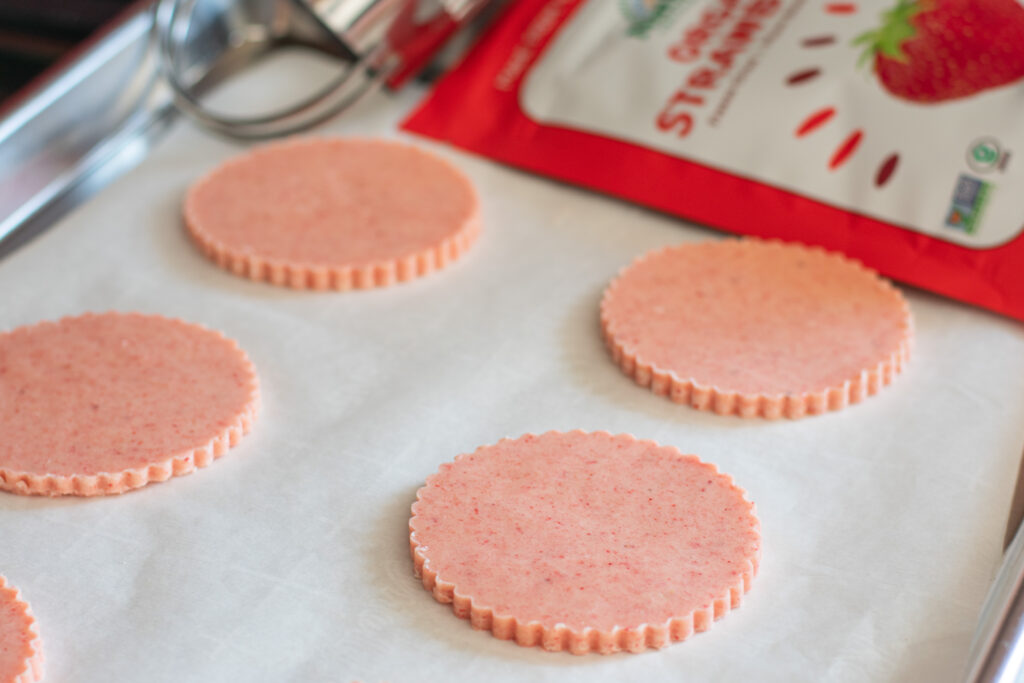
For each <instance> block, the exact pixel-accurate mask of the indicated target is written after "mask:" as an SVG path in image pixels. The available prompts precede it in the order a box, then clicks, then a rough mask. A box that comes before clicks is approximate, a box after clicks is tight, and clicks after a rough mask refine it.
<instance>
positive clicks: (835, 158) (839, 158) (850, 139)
mask: <svg viewBox="0 0 1024 683" xmlns="http://www.w3.org/2000/svg"><path fill="white" fill-rule="evenodd" d="M863 138H864V131H861V130H855V131H853V132H852V133H850V135H849V136H847V138H846V139H845V140H843V144H841V145H839V147H837V148H836V151H835V152H833V153H832V158H831V159H829V160H828V169H829V170H830V171H834V170H836V169H837V168H839V167H840V166H842V165H843V164H845V163H846V160H847V159H849V158H850V157H851V156H853V153H854V152H856V151H857V148H858V147H859V146H860V141H861V140H862V139H863Z"/></svg>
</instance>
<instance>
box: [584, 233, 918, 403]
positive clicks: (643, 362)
mask: <svg viewBox="0 0 1024 683" xmlns="http://www.w3.org/2000/svg"><path fill="white" fill-rule="evenodd" d="M601 325H602V329H603V331H604V336H605V341H606V342H607V344H608V347H609V349H610V350H611V353H612V357H613V358H614V360H615V362H616V363H618V364H619V366H620V367H621V368H622V369H623V371H624V372H625V373H626V374H627V375H630V376H631V377H633V378H634V379H635V380H636V382H637V383H638V384H640V385H641V386H646V387H650V388H651V389H652V390H653V391H654V392H655V393H656V394H659V395H662V396H668V397H670V398H671V399H672V400H673V401H676V402H678V403H687V404H689V405H691V406H693V407H694V408H698V409H701V410H713V411H714V412H716V413H719V414H723V415H725V414H735V415H740V416H742V417H755V416H762V417H766V418H778V417H781V416H786V417H789V418H798V417H802V416H804V415H807V414H817V413H822V412H825V411H827V410H837V409H839V408H842V407H844V406H846V405H848V404H850V403H857V402H859V401H860V400H862V399H863V398H864V397H865V396H868V395H872V394H875V393H877V392H878V391H879V390H880V389H881V387H883V386H885V385H887V384H889V383H890V382H891V381H892V379H893V377H894V376H895V375H896V374H898V373H899V372H900V371H901V370H902V368H903V366H904V364H905V363H906V362H907V360H908V358H909V354H910V346H911V341H912V335H913V326H912V321H911V317H910V310H909V308H908V306H907V303H906V301H905V300H904V298H903V296H902V294H900V292H899V291H898V290H897V289H896V288H894V287H893V286H892V285H890V284H889V283H888V282H886V281H884V280H882V279H881V278H879V277H878V276H877V274H876V273H874V272H873V271H870V270H868V269H866V268H864V267H863V266H861V265H860V264H859V263H857V262H855V261H851V260H849V259H847V258H845V257H843V256H841V255H839V254H834V253H829V252H826V251H823V250H822V249H819V248H808V247H804V246H802V245H797V244H783V243H781V242H771V241H768V242H766V241H761V240H755V239H744V240H723V241H720V242H704V243H699V244H684V245H679V246H674V247H667V248H665V249H661V250H659V251H654V252H650V253H648V254H646V255H645V256H643V257H641V258H640V259H638V260H637V261H636V262H635V263H633V264H632V265H631V266H629V267H627V268H625V269H624V270H623V271H622V273H621V274H620V275H619V277H618V278H616V279H615V280H614V281H613V282H612V283H611V285H609V287H608V289H607V290H606V291H605V294H604V298H603V300H602V302H601Z"/></svg>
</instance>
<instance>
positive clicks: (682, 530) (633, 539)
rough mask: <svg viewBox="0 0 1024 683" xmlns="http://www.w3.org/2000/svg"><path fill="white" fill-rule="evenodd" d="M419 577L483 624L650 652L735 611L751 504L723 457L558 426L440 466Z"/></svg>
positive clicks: (745, 571)
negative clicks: (711, 459) (721, 463)
mask: <svg viewBox="0 0 1024 683" xmlns="http://www.w3.org/2000/svg"><path fill="white" fill-rule="evenodd" d="M409 529H410V536H409V539H410V546H411V549H412V556H413V561H414V565H415V570H416V574H417V576H420V577H421V578H422V580H423V585H424V586H425V587H426V588H427V590H429V591H431V592H432V593H433V595H434V597H435V598H436V599H437V600H438V601H440V602H443V603H454V604H453V607H454V611H455V614H456V615H458V616H460V617H463V618H469V619H470V620H471V623H472V625H473V626H474V628H478V629H489V630H491V631H492V632H493V634H494V635H495V636H497V637H498V638H503V639H515V641H516V642H517V643H519V644H520V645H525V646H532V645H540V646H542V647H543V648H544V649H546V650H569V651H570V652H573V653H576V654H582V653H585V652H602V653H611V652H617V651H620V650H628V651H631V652H639V651H641V650H644V649H646V648H651V647H654V648H656V647H662V646H664V645H666V644H667V643H668V642H670V641H674V640H683V639H685V638H686V637H688V636H689V635H690V634H691V633H693V632H694V631H703V630H706V629H707V628H708V627H710V625H711V622H712V621H713V620H714V619H715V618H718V617H721V616H722V615H724V614H725V613H726V612H728V611H729V610H730V609H733V608H735V607H737V606H738V605H739V603H740V598H741V596H742V595H743V593H744V592H745V591H746V590H748V589H749V587H750V582H751V580H752V578H753V576H754V573H755V571H756V570H757V564H758V560H759V557H760V533H759V524H758V521H757V518H756V517H755V516H754V512H753V505H752V504H751V503H750V502H749V501H747V500H746V498H745V496H744V493H743V491H742V490H741V489H739V488H737V487H736V486H735V485H734V484H733V482H732V479H731V478H729V477H728V476H726V475H723V474H720V473H719V472H718V471H717V470H716V469H715V467H714V466H713V465H709V464H706V463H702V462H701V461H700V460H698V459H697V458H696V457H694V456H692V455H682V454H680V453H679V451H678V450H676V449H675V448H671V447H667V446H658V445H657V444H655V443H654V442H651V441H638V440H637V439H635V438H634V437H632V436H628V435H618V436H612V435H611V434H608V433H606V432H595V433H584V432H580V431H576V432H570V433H565V434H563V433H559V432H548V433H546V434H542V435H540V436H534V435H526V436H523V437H520V438H518V439H515V440H510V439H505V440H503V441H500V442H498V443H497V444H495V445H493V446H484V447H482V448H480V449H478V450H477V451H476V452H474V453H472V454H470V455H462V456H459V457H457V458H456V459H455V462H453V463H449V464H445V465H442V466H441V468H440V470H439V471H438V472H437V473H436V474H434V475H432V476H431V477H429V478H428V479H427V482H426V486H424V487H423V488H421V489H420V490H419V492H418V493H417V497H416V503H414V504H413V508H412V518H411V519H410V521H409Z"/></svg>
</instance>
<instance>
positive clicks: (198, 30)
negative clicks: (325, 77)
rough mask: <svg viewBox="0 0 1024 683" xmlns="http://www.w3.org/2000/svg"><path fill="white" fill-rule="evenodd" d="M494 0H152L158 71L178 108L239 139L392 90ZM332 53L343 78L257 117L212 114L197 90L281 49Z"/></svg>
mask: <svg viewBox="0 0 1024 683" xmlns="http://www.w3.org/2000/svg"><path fill="white" fill-rule="evenodd" d="M499 4H501V0H160V3H159V5H158V7H157V10H156V21H155V24H154V25H155V32H156V42H157V47H158V52H159V55H160V62H161V71H162V74H163V76H164V79H165V80H166V82H167V83H168V84H169V85H170V87H171V90H172V91H173V94H174V100H175V104H176V105H177V107H178V108H179V109H180V110H181V111H183V112H185V113H186V114H189V115H190V116H192V117H193V118H195V119H196V120H198V121H199V122H200V123H202V124H204V125H205V126H207V127H208V128H211V129H212V130H215V131H217V132H220V133H224V134H226V135H229V136H232V137H238V138H267V137H275V136H279V135H286V134H289V133H293V132H296V131H299V130H302V129H304V128H308V127H310V126H312V125H315V124H316V123H319V122H321V121H323V120H325V119H327V118H329V117H331V116H333V115H335V114H337V113H338V112H340V111H342V110H343V109H345V108H346V107H349V106H351V105H352V104H354V103H355V102H356V101H358V100H359V98H361V97H362V96H363V95H365V94H367V93H369V92H370V91H372V90H374V89H376V88H377V87H380V86H382V85H385V86H388V87H391V88H397V87H399V86H401V85H402V84H403V83H404V82H405V81H406V80H408V79H409V77H410V76H413V75H415V74H416V73H417V72H418V71H419V70H420V69H422V68H423V67H424V66H425V65H426V64H427V63H428V62H429V61H430V60H431V59H432V58H433V57H434V55H435V54H436V53H438V51H439V50H440V49H441V48H442V47H443V46H444V45H445V44H446V43H447V42H448V41H449V39H450V38H452V37H453V36H454V35H455V33H456V32H457V31H458V30H459V29H460V28H461V27H463V26H465V25H466V24H467V23H469V22H470V21H471V20H472V19H473V18H474V17H476V16H477V15H478V14H479V13H480V12H481V11H482V10H483V9H484V8H485V7H487V6H491V7H492V8H493V7H495V6H497V5H499ZM295 45H300V46H305V47H309V48H313V49H315V50H317V51H319V52H322V53H325V54H327V55H330V56H331V57H334V58H337V59H338V60H340V62H341V63H342V64H343V65H344V69H343V70H342V72H341V74H340V75H339V76H338V77H337V78H335V79H333V80H332V81H331V82H329V83H327V84H326V85H325V86H324V87H323V88H321V89H320V90H319V91H318V92H316V93H314V94H313V95H311V96H309V97H307V98H305V99H304V100H302V101H299V102H295V103H292V104H290V105H288V106H286V107H284V108H282V109H280V110H278V111H275V112H271V113H268V114H264V115H256V116H233V115H227V114H222V113H218V112H216V111H214V110H212V109H210V108H209V107H207V106H204V104H203V103H202V101H201V99H200V97H199V94H198V92H197V91H198V90H201V89H202V88H203V87H205V86H207V85H209V84H211V83H215V82H217V81H219V80H221V79H223V78H224V77H226V76H229V75H231V74H233V73H235V72H237V71H239V70H241V69H243V68H245V67H247V66H248V65H250V64H252V63H253V62H254V61H256V60H257V59H259V58H260V57H262V56H264V55H265V54H267V53H268V52H270V51H271V50H274V49H276V48H278V47H282V46H295Z"/></svg>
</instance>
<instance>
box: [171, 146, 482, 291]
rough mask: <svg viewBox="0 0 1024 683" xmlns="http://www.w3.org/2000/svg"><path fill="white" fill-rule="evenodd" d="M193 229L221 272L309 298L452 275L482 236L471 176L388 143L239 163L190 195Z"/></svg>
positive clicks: (265, 152) (250, 157)
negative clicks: (308, 293) (439, 272)
mask: <svg viewBox="0 0 1024 683" xmlns="http://www.w3.org/2000/svg"><path fill="white" fill-rule="evenodd" d="M184 213H185V224H186V226H187V228H188V231H189V233H190V234H191V235H192V237H193V239H194V240H195V241H196V243H197V244H198V245H199V247H200V248H201V249H202V250H203V252H204V253H205V254H206V255H207V256H208V257H210V258H211V259H213V260H214V261H216V262H217V263H218V264H219V265H220V266H222V267H224V268H227V269H229V270H231V271H232V272H235V273H237V274H239V275H245V276H247V277H249V278H252V279H254V280H267V281H269V282H272V283H274V284H279V285H288V286H291V287H296V288H309V289H339V290H344V289H351V288H367V287H377V286H383V285H388V284H392V283H394V282H398V281H405V280H409V279H411V278H414V277H418V276H421V275H425V274H427V273H429V272H431V271H433V270H436V269H438V268H442V267H444V266H445V265H447V264H448V263H449V262H450V261H452V260H454V259H456V258H458V257H459V256H460V255H461V254H462V252H463V251H465V250H466V249H468V248H469V246H470V245H471V244H472V242H473V240H474V239H475V238H476V236H477V233H478V232H479V229H480V216H479V203H478V201H477V197H476V193H475V191H474V190H473V187H472V185H470V183H469V181H468V180H467V179H466V177H465V176H464V175H463V174H462V173H461V172H459V171H458V170H457V169H455V168H454V167H453V166H451V164H449V163H448V162H446V161H444V160H443V159H441V158H439V157H437V156H435V155H433V154H430V153H428V152H425V151H423V150H420V149H417V148H415V147H412V146H409V145H404V144H399V143H395V142H386V141H382V140H358V139H316V138H310V139H301V140H290V141H286V142H280V143H275V144H271V145H268V146H265V147H262V148H259V149H257V150H255V151H253V152H250V153H248V154H245V155H243V156H241V157H238V158H236V159H233V160H231V161H229V162H227V163H226V164H224V165H222V166H221V167H219V168H217V169H215V170H214V171H213V172H212V173H210V174H209V175H207V176H206V177H205V178H203V179H201V180H200V181H198V182H197V183H196V184H195V185H193V186H192V188H191V189H190V190H189V192H188V195H187V197H186V198H185V209H184Z"/></svg>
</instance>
